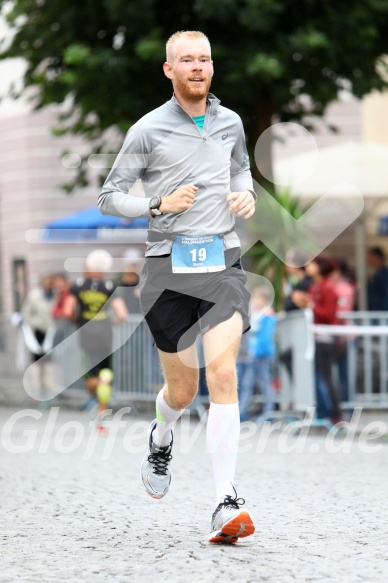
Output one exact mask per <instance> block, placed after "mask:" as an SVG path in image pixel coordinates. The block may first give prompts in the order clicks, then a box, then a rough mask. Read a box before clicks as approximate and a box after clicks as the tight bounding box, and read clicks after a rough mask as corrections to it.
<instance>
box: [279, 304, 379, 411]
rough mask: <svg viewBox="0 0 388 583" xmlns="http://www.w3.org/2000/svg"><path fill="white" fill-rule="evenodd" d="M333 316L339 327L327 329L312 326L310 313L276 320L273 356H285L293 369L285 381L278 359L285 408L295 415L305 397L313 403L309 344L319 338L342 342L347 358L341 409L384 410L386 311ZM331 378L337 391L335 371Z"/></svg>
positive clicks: (284, 373)
mask: <svg viewBox="0 0 388 583" xmlns="http://www.w3.org/2000/svg"><path fill="white" fill-rule="evenodd" d="M339 316H340V320H342V322H343V324H341V325H338V326H329V325H316V324H313V322H312V314H311V311H310V310H297V311H295V312H291V313H288V314H281V315H279V319H278V345H279V349H280V350H279V354H280V357H281V355H282V352H283V353H284V350H285V349H289V350H290V351H291V365H292V370H293V375H292V378H290V375H289V374H288V375H287V374H286V372H285V370H284V368H285V367H284V366H282V360H281V358H280V376H281V384H282V392H283V393H284V397H283V398H285V401H286V404H287V402H288V406H290V407H291V408H295V409H296V410H300V409H301V408H302V407H303V405H304V403H309V402H310V400H311V398H313V399H314V400H315V397H314V343H315V339H316V338H319V336H321V337H322V336H331V337H333V338H337V339H342V345H343V349H345V350H346V351H347V357H348V358H347V376H348V392H349V395H348V398H347V400H342V403H341V405H342V407H344V408H346V407H348V408H350V407H354V406H361V407H364V408H384V409H385V408H388V312H341V313H340V314H339ZM333 374H334V376H335V379H336V384H337V387H338V388H339V374H338V369H337V367H336V366H335V367H334V370H333ZM287 395H288V396H289V398H288V401H287ZM312 396H313V397H312Z"/></svg>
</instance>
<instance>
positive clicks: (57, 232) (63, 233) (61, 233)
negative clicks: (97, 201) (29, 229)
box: [40, 207, 148, 242]
mask: <svg viewBox="0 0 388 583" xmlns="http://www.w3.org/2000/svg"><path fill="white" fill-rule="evenodd" d="M147 225H148V221H147V219H145V218H136V219H126V218H120V217H111V216H106V215H102V214H101V212H100V210H99V209H98V208H97V207H91V208H87V209H84V210H82V211H79V212H77V213H74V214H72V215H67V216H65V217H62V218H60V219H57V220H55V221H52V222H50V223H47V225H45V226H44V227H43V229H42V232H41V235H40V240H41V241H47V242H61V241H106V240H108V239H113V240H118V239H125V240H128V239H133V238H134V237H132V236H131V235H135V233H134V230H135V229H136V234H137V235H138V236H137V238H139V239H141V240H145V238H146V231H145V229H147ZM130 230H132V233H131V231H130ZM128 236H129V237H128ZM139 242H140V241H139Z"/></svg>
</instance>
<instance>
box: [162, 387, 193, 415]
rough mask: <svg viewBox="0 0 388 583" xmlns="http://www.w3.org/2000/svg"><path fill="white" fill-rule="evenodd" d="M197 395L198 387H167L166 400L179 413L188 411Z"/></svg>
mask: <svg viewBox="0 0 388 583" xmlns="http://www.w3.org/2000/svg"><path fill="white" fill-rule="evenodd" d="M196 394H197V385H187V386H185V387H178V388H176V387H170V386H168V387H166V389H165V392H164V399H165V401H166V403H167V405H169V407H171V408H172V409H175V410H176V411H179V410H181V409H186V407H188V406H189V405H190V404H191V403H192V402H193V400H194V397H195V395H196Z"/></svg>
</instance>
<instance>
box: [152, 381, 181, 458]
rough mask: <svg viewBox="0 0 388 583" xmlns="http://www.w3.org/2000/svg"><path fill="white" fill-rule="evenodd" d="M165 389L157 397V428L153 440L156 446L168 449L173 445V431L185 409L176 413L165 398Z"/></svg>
mask: <svg viewBox="0 0 388 583" xmlns="http://www.w3.org/2000/svg"><path fill="white" fill-rule="evenodd" d="M163 392H164V387H163V389H161V390H160V391H159V393H158V396H157V397H156V420H157V423H156V427H155V429H154V432H153V434H152V439H153V442H154V443H155V445H159V447H166V446H167V445H170V443H171V429H173V428H174V425H175V423H176V421H178V419H179V417H180V416H181V415H182V413H183V411H184V409H181V410H180V411H175V409H171V407H169V406H168V405H167V403H166V401H165V400H164V397H163Z"/></svg>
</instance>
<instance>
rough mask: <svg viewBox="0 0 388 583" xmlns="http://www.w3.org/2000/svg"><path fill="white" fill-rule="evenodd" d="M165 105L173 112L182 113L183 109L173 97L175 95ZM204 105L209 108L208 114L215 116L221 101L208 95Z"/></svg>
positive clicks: (210, 94) (211, 94)
mask: <svg viewBox="0 0 388 583" xmlns="http://www.w3.org/2000/svg"><path fill="white" fill-rule="evenodd" d="M167 103H168V105H169V106H170V107H171V109H173V110H174V111H177V112H182V111H184V109H183V107H182V106H181V105H180V103H179V102H178V100H177V98H176V97H175V94H173V95H172V97H171V99H170V101H168V102H167ZM206 103H207V104H208V106H209V111H210V113H213V114H215V113H216V112H217V109H218V107H219V105H220V103H221V101H220V99H218V97H216V96H215V95H213V93H208V94H207V98H206Z"/></svg>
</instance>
